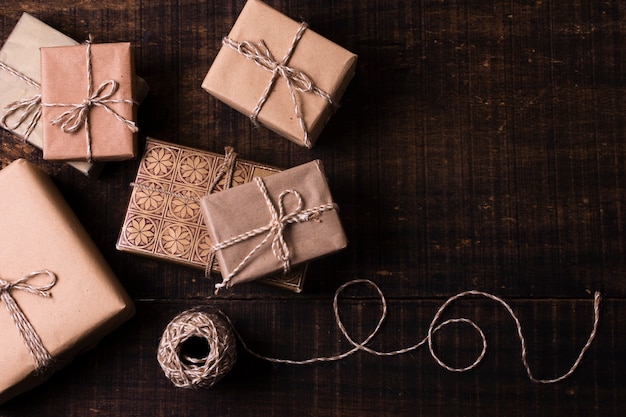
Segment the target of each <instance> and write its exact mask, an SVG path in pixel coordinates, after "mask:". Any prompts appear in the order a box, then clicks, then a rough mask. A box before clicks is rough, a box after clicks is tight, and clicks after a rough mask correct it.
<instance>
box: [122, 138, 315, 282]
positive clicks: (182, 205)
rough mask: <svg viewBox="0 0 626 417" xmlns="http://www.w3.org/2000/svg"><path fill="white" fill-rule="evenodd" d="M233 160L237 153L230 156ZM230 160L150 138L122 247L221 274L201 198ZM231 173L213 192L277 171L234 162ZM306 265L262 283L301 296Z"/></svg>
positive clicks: (134, 191)
mask: <svg viewBox="0 0 626 417" xmlns="http://www.w3.org/2000/svg"><path fill="white" fill-rule="evenodd" d="M231 155H232V153H231ZM225 160H226V156H225V155H224V154H217V153H213V152H207V151H202V150H198V149H193V148H190V147H186V146H181V145H177V144H172V143H167V142H163V141H159V140H156V139H152V138H148V139H147V140H146V147H145V151H144V154H143V157H142V159H141V162H140V163H139V169H138V171H137V176H136V178H135V181H134V183H133V184H132V185H133V189H132V192H131V196H130V202H129V204H128V209H127V211H126V216H125V218H124V223H123V225H122V228H121V232H120V235H119V239H118V241H117V248H118V249H119V250H121V251H125V252H131V253H134V254H139V255H146V256H149V257H152V258H157V259H162V260H166V261H170V262H174V263H178V264H182V265H187V266H190V267H193V268H197V269H209V270H210V272H213V273H219V266H218V264H217V263H216V262H214V257H213V252H212V250H211V246H212V242H211V239H210V238H209V235H208V231H207V228H206V226H205V224H204V220H203V217H202V215H201V213H200V198H201V197H202V196H204V195H205V194H207V193H208V192H209V188H210V187H211V186H212V184H213V182H215V181H216V179H218V175H219V173H220V168H221V167H223V166H224V164H225ZM233 163H234V165H233V166H232V168H233V169H232V172H230V175H224V177H222V178H219V182H217V185H216V186H215V187H214V190H213V191H220V190H224V189H225V188H228V187H225V185H226V184H228V186H229V187H234V188H237V187H239V186H240V185H241V184H244V183H247V182H249V181H251V180H252V179H253V178H254V177H267V176H270V175H273V174H275V173H277V172H280V170H279V169H278V168H274V167H270V166H267V165H262V164H258V163H255V162H250V161H246V160H242V159H239V158H235V159H234V162H233ZM207 266H208V268H207ZM305 273H306V266H303V267H300V268H294V269H293V270H292V271H291V272H290V273H289V274H286V275H283V274H277V275H274V276H268V277H265V278H264V279H263V280H262V282H264V283H267V284H270V285H274V286H278V287H281V288H285V289H287V290H290V291H294V292H301V291H302V287H303V284H304V277H305Z"/></svg>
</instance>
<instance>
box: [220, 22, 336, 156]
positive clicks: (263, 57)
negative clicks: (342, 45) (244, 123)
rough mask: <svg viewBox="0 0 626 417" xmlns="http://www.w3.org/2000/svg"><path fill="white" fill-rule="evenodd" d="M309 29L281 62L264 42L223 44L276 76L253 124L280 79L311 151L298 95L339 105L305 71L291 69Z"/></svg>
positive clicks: (301, 32)
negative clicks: (282, 80)
mask: <svg viewBox="0 0 626 417" xmlns="http://www.w3.org/2000/svg"><path fill="white" fill-rule="evenodd" d="M307 28H308V25H307V24H306V23H304V22H303V23H302V24H301V25H300V27H299V28H298V31H297V32H296V35H295V36H294V38H293V41H292V42H291V46H290V48H289V50H288V51H287V53H286V54H285V56H284V57H283V59H282V60H280V61H278V60H277V59H276V58H274V55H273V54H272V53H271V52H270V50H269V48H268V47H267V45H266V44H265V41H263V40H262V39H261V40H260V41H259V43H258V44H254V43H252V42H250V41H242V42H237V41H234V40H232V39H231V38H229V37H228V36H227V37H225V38H224V39H223V40H222V44H223V45H225V46H228V47H229V48H231V49H233V50H234V51H236V52H237V53H239V54H240V55H241V56H243V57H245V58H247V59H250V60H251V61H252V62H254V63H255V64H257V65H258V66H260V67H261V68H263V69H265V70H267V71H269V72H271V73H272V78H271V79H270V81H269V83H268V84H267V87H266V88H265V91H264V92H263V94H262V95H261V97H260V98H259V101H258V102H257V104H256V106H255V107H254V109H253V110H252V113H251V114H250V116H249V117H250V120H251V121H252V123H254V125H255V126H256V125H257V124H258V123H257V118H258V116H259V113H260V112H261V109H262V108H263V105H264V104H265V102H266V101H267V99H268V97H269V95H270V93H271V92H272V89H273V88H274V84H275V83H276V80H277V79H278V78H279V77H280V78H282V79H284V80H285V82H286V83H287V87H288V88H289V95H290V96H291V101H292V102H293V106H294V111H295V113H296V117H297V119H298V123H299V124H300V128H301V129H302V133H303V143H304V145H305V146H306V147H307V148H311V147H312V146H313V144H312V143H311V140H310V139H309V130H308V127H307V125H306V123H305V121H304V115H303V113H302V109H301V106H300V104H299V103H298V97H297V96H296V92H300V93H313V94H316V95H318V96H320V97H322V98H323V99H325V100H326V101H327V102H328V104H330V105H331V106H335V103H334V101H333V99H332V97H331V96H330V94H328V93H327V92H326V91H324V90H322V89H321V88H318V87H317V86H315V83H314V82H313V81H312V80H311V78H310V77H309V76H308V75H307V74H306V73H305V72H304V71H301V70H299V69H296V68H293V67H290V66H288V65H287V64H288V63H289V60H290V59H291V56H292V55H293V52H294V51H295V49H296V45H297V44H298V42H299V41H300V39H301V38H302V35H304V32H305V31H306V30H307Z"/></svg>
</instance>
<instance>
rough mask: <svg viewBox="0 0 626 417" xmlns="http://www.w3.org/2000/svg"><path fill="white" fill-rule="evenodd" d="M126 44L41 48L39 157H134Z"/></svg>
mask: <svg viewBox="0 0 626 417" xmlns="http://www.w3.org/2000/svg"><path fill="white" fill-rule="evenodd" d="M134 82H135V67H134V61H133V55H132V52H131V45H130V44H129V43H103V44H92V43H91V41H88V42H87V43H86V44H84V45H77V46H67V47H56V48H41V101H42V121H43V157H44V158H45V159H48V160H87V161H91V160H97V161H114V160H117V161H120V160H125V159H132V158H134V157H135V156H136V154H137V136H136V132H137V126H136V124H135V120H136V114H137V105H138V103H137V102H136V101H135V100H133V85H134Z"/></svg>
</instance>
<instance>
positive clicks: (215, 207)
mask: <svg viewBox="0 0 626 417" xmlns="http://www.w3.org/2000/svg"><path fill="white" fill-rule="evenodd" d="M263 182H264V184H265V186H266V187H267V195H268V196H269V198H270V200H271V203H272V206H273V207H274V208H275V210H276V211H277V214H279V215H285V217H283V218H281V222H282V221H283V220H284V221H285V222H287V220H286V219H287V217H289V216H290V214H294V217H298V218H301V217H300V216H301V215H302V214H304V212H305V211H307V210H312V209H314V208H317V207H320V206H333V208H330V209H328V210H326V211H323V212H321V213H319V214H318V215H314V216H311V217H309V218H307V219H304V220H302V221H301V222H296V223H290V224H285V227H284V230H283V237H284V241H285V242H286V246H287V248H288V251H289V256H288V258H289V261H290V263H291V264H292V265H297V264H299V263H302V262H305V261H308V260H311V259H315V258H318V257H320V256H323V255H326V254H329V253H332V252H336V251H338V250H340V249H343V248H345V247H346V245H347V240H346V236H345V233H344V230H343V227H342V225H341V222H340V220H339V216H338V213H337V211H338V210H337V208H336V207H334V203H333V200H332V196H331V194H330V190H329V189H328V184H327V182H326V176H325V175H324V170H323V166H322V163H321V161H319V160H316V161H312V162H309V163H306V164H303V165H299V166H297V167H294V168H291V169H288V170H286V171H283V172H281V173H278V174H275V175H272V176H270V177H267V178H264V179H263ZM287 190H289V191H291V193H290V194H287V195H286V196H285V198H284V199H283V200H282V206H283V208H284V210H283V211H281V199H280V195H281V194H282V193H284V192H285V191H287ZM293 191H295V192H297V193H299V194H300V195H301V197H302V207H301V209H302V210H297V205H298V203H297V199H296V197H295V193H294V192H293ZM201 205H202V213H203V214H204V218H205V221H206V223H207V226H208V229H209V236H210V237H211V240H212V241H213V242H216V244H215V245H217V244H218V243H221V242H225V241H227V240H229V239H238V238H237V237H239V236H242V235H244V234H246V233H249V232H251V231H253V230H255V229H258V228H262V227H264V226H268V225H271V224H272V217H273V216H272V212H271V209H270V207H269V206H268V204H267V202H266V200H265V197H264V195H263V194H262V191H261V189H260V186H259V184H258V183H257V181H254V182H250V183H247V184H243V185H240V186H239V187H235V188H232V189H229V190H225V191H221V192H218V193H215V194H210V195H207V196H205V197H203V198H202V199H201ZM281 213H282V214H281ZM277 217H278V216H277ZM276 235H277V233H275V232H274V231H272V230H270V231H267V232H265V231H264V232H262V233H260V234H258V235H256V236H253V237H249V238H245V239H242V240H240V241H239V242H237V243H235V244H233V245H232V246H229V247H226V248H224V249H221V250H217V251H216V258H217V260H218V262H219V265H220V269H221V272H222V277H223V278H224V284H226V286H227V287H228V286H230V285H233V284H236V283H240V282H245V281H250V280H253V279H256V278H259V277H262V276H265V275H267V274H271V273H274V272H276V271H280V270H282V269H283V262H282V261H281V260H280V259H278V257H277V254H276V253H275V248H274V247H273V240H274V237H275V236H276ZM268 237H269V238H268ZM265 239H267V240H266V242H265V243H264V244H263V241H264V240H265ZM215 245H214V246H215ZM258 245H261V246H258ZM250 255H252V256H250ZM248 257H249V258H248ZM246 259H247V261H246ZM239 267H241V269H240V270H239V272H236V271H237V269H238V268H239ZM235 272H236V273H235ZM233 273H235V275H234V276H233V277H232V279H230V275H231V274H233ZM229 279H230V280H229ZM218 288H219V285H218Z"/></svg>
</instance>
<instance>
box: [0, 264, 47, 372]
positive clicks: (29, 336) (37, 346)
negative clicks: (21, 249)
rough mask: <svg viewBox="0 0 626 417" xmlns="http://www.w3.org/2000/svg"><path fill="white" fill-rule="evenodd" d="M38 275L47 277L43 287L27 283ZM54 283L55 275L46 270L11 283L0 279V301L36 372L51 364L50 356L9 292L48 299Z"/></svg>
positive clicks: (32, 273) (35, 272)
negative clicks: (23, 292) (11, 320)
mask: <svg viewBox="0 0 626 417" xmlns="http://www.w3.org/2000/svg"><path fill="white" fill-rule="evenodd" d="M39 275H48V277H49V278H50V281H49V282H48V283H47V284H45V285H33V284H29V283H28V281H29V280H30V279H32V278H34V277H36V276H39ZM56 282H57V277H56V275H55V274H54V273H53V272H51V271H48V270H47V269H42V270H41V271H34V272H31V273H29V274H26V275H24V276H23V277H21V278H19V279H18V280H16V281H13V282H11V281H5V280H4V279H2V278H0V301H2V302H4V305H5V306H6V308H7V310H8V312H9V314H10V315H11V318H12V319H13V322H14V323H15V327H17V330H18V331H19V333H20V336H21V337H22V339H23V340H24V343H25V344H26V346H27V347H28V352H29V354H30V356H31V358H32V359H33V361H34V362H35V370H36V371H42V370H43V369H45V368H46V367H48V366H49V365H50V364H51V363H52V356H51V355H50V352H48V350H47V349H46V347H45V346H44V344H43V342H42V341H41V338H40V337H39V335H38V334H37V331H36V330H35V329H34V328H33V326H32V324H31V323H30V321H29V320H28V318H27V317H26V315H25V314H24V312H23V311H22V309H21V308H20V306H19V305H18V304H17V302H16V301H15V298H13V295H11V292H12V291H26V292H28V293H30V294H34V295H38V296H40V297H45V298H48V297H51V294H50V292H49V291H50V289H51V288H52V287H54V286H55V285H56Z"/></svg>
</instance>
